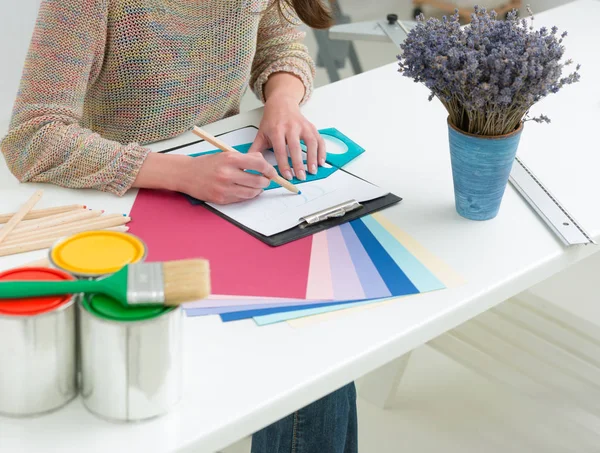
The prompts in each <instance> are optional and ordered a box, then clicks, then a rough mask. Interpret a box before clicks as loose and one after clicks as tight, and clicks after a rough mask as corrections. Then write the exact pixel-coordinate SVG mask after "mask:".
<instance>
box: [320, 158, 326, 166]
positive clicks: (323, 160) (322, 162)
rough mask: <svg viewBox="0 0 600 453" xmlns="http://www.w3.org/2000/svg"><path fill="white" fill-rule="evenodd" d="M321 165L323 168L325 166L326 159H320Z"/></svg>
mask: <svg viewBox="0 0 600 453" xmlns="http://www.w3.org/2000/svg"><path fill="white" fill-rule="evenodd" d="M319 165H321V166H323V165H325V159H324V158H322V157H321V158H320V159H319Z"/></svg>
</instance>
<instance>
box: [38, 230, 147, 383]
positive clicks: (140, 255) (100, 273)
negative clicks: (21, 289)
mask: <svg viewBox="0 0 600 453" xmlns="http://www.w3.org/2000/svg"><path fill="white" fill-rule="evenodd" d="M147 251H148V248H147V247H146V244H145V243H144V242H143V241H142V240H141V239H140V238H138V237H137V236H135V235H133V234H129V233H123V232H119V231H108V230H98V231H85V232H82V233H78V234H75V235H73V236H68V237H66V238H64V239H61V240H60V241H58V242H57V243H56V244H54V246H52V248H51V249H50V251H49V252H48V260H49V261H50V265H51V266H52V267H53V268H56V269H60V270H63V271H65V272H68V273H69V274H71V275H73V276H75V277H77V278H79V279H84V280H92V279H97V278H102V277H106V276H108V275H110V274H112V273H114V272H116V271H118V270H119V269H121V268H122V267H123V266H126V265H128V264H133V263H138V262H142V261H144V259H145V258H146V256H147ZM80 303H81V295H79V294H78V295H77V296H76V304H77V305H79V304H80ZM79 314H80V311H79V310H76V311H75V317H76V329H77V338H78V341H77V373H78V375H80V374H81V351H80V345H81V340H80V334H79V330H80V327H79V326H80V324H81V320H80V319H79ZM78 381H81V376H78Z"/></svg>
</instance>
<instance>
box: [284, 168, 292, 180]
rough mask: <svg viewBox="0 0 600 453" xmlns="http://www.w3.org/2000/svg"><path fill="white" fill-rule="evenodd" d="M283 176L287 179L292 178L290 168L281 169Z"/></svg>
mask: <svg viewBox="0 0 600 453" xmlns="http://www.w3.org/2000/svg"><path fill="white" fill-rule="evenodd" d="M282 173H283V177H284V178H285V179H287V180H288V181H291V180H292V172H291V171H290V170H283V172H282Z"/></svg>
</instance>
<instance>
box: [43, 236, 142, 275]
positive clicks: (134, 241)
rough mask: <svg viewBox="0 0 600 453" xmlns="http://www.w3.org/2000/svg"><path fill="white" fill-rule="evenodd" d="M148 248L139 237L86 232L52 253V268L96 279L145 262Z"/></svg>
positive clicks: (59, 245) (65, 242)
mask: <svg viewBox="0 0 600 453" xmlns="http://www.w3.org/2000/svg"><path fill="white" fill-rule="evenodd" d="M147 250H148V248H147V247H146V244H145V243H144V242H143V241H142V240H141V239H140V238H138V237H137V236H134V235H133V234H129V233H122V232H119V231H107V230H99V231H86V232H83V233H78V234H75V235H73V236H69V237H67V238H65V239H62V240H60V241H58V242H57V243H56V244H54V246H53V247H52V248H51V249H50V251H49V256H48V258H49V260H50V264H51V265H52V267H55V268H57V269H61V270H63V271H65V272H68V273H69V274H71V275H74V276H75V277H77V278H82V279H93V278H99V277H104V276H107V275H110V274H113V273H115V272H117V271H118V270H119V269H121V268H122V267H123V266H126V265H127V264H133V263H138V262H142V261H144V259H145V258H146V255H147Z"/></svg>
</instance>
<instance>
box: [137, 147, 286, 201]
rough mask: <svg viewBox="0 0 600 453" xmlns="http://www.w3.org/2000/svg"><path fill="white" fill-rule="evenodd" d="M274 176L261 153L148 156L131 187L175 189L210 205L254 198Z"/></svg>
mask: <svg viewBox="0 0 600 453" xmlns="http://www.w3.org/2000/svg"><path fill="white" fill-rule="evenodd" d="M244 170H255V171H257V172H259V173H261V175H256V174H252V173H248V172H246V171H244ZM276 175H277V172H276V171H275V169H274V168H273V167H272V166H271V165H269V163H268V162H267V161H266V160H265V158H264V157H263V156H262V154H260V153H254V154H242V153H233V152H221V153H216V154H207V155H205V156H198V157H189V156H178V155H168V154H158V153H150V154H149V155H148V157H147V158H146V160H145V162H144V164H143V165H142V168H141V169H140V172H139V174H138V176H137V178H136V181H135V183H134V187H145V188H157V189H167V190H174V191H177V192H183V193H186V194H188V195H191V196H192V197H194V198H197V199H199V200H202V201H206V202H209V203H215V204H229V203H236V202H238V201H244V200H250V199H252V198H255V197H257V196H258V195H259V194H260V193H261V192H262V191H263V189H264V188H265V187H267V186H268V185H269V183H270V179H272V178H274V177H275V176H276Z"/></svg>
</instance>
